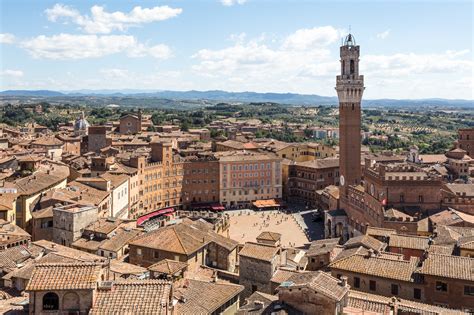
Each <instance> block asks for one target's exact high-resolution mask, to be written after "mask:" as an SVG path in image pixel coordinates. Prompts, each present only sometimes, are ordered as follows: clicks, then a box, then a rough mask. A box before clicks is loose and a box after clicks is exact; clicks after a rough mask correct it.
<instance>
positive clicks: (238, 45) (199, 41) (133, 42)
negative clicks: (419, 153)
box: [0, 0, 474, 99]
mask: <svg viewBox="0 0 474 315" xmlns="http://www.w3.org/2000/svg"><path fill="white" fill-rule="evenodd" d="M0 9H1V13H0V14H1V15H0V20H1V22H0V23H1V24H0V26H1V29H0V33H1V35H0V62H1V64H0V65H1V69H0V89H1V90H5V89H54V90H77V89H146V90H163V89H169V90H190V89H196V90H212V89H222V90H228V91H257V92H283V93H284V92H296V93H309V94H320V95H327V96H335V95H336V93H335V91H334V85H335V76H336V74H337V72H338V71H339V61H338V60H339V56H338V54H339V45H340V41H341V37H342V36H344V34H346V33H347V31H348V29H349V25H350V26H351V30H352V33H353V34H354V35H355V38H356V40H357V43H358V44H359V45H360V46H361V61H360V62H361V73H362V74H364V75H365V82H366V87H367V89H366V92H365V96H364V97H366V98H372V99H373V98H426V97H443V98H465V99H473V90H474V86H473V77H474V61H473V59H474V58H473V56H474V55H473V47H474V46H473V2H472V1H418V2H414V1H329V0H328V1H309V0H307V1H297V0H293V1H290V0H279V1H276V0H274V1H269V0H267V1H265V0H201V1H199V0H194V1H191V0H186V1H184V0H182V1H120V0H119V1H117V0H114V1H61V2H58V1H47V0H46V1H35V0H30V1H25V0H3V1H1V2H0Z"/></svg>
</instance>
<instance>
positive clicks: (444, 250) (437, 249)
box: [428, 244, 454, 255]
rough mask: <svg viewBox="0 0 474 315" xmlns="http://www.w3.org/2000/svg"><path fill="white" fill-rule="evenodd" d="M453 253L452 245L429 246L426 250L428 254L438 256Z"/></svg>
mask: <svg viewBox="0 0 474 315" xmlns="http://www.w3.org/2000/svg"><path fill="white" fill-rule="evenodd" d="M453 251H454V244H443V245H436V244H431V245H430V247H429V248H428V253H431V254H440V255H452V254H453Z"/></svg>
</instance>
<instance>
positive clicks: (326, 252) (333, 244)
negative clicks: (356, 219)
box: [306, 238, 344, 271]
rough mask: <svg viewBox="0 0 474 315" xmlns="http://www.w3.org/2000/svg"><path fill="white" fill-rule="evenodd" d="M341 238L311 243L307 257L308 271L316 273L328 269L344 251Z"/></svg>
mask: <svg viewBox="0 0 474 315" xmlns="http://www.w3.org/2000/svg"><path fill="white" fill-rule="evenodd" d="M339 241H340V238H329V239H322V240H317V241H313V242H311V245H310V246H309V249H308V251H307V252H306V257H307V258H308V265H307V266H306V270H309V271H316V270H319V269H323V268H325V267H327V266H328V265H329V264H330V263H331V262H332V261H333V260H334V258H336V256H337V255H338V254H339V253H340V252H341V251H342V250H343V249H344V247H342V246H341V245H339Z"/></svg>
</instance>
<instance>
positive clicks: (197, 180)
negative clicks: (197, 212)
mask: <svg viewBox="0 0 474 315" xmlns="http://www.w3.org/2000/svg"><path fill="white" fill-rule="evenodd" d="M182 195H183V206H185V207H192V206H203V205H205V204H212V203H219V161H218V160H217V159H216V158H215V157H214V156H212V155H206V156H202V157H197V156H192V157H189V158H187V159H186V161H185V163H184V164H183V188H182Z"/></svg>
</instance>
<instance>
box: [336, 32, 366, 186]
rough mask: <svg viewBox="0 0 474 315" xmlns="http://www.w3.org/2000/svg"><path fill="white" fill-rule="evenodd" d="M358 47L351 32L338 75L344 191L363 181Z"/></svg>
mask: <svg viewBox="0 0 474 315" xmlns="http://www.w3.org/2000/svg"><path fill="white" fill-rule="evenodd" d="M359 53H360V50H359V46H357V45H356V42H355V38H354V36H353V35H352V34H349V35H347V36H346V38H345V40H344V44H343V45H342V46H341V48H340V55H341V74H340V75H338V76H337V77H336V91H337V96H338V98H339V172H340V184H341V186H342V191H343V192H344V194H345V193H346V192H347V190H346V187H347V186H348V185H357V184H359V183H360V181H361V177H362V174H361V164H360V154H361V153H360V152H361V135H360V130H361V111H360V101H361V100H362V94H363V93H364V89H365V88H364V76H362V75H359Z"/></svg>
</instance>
